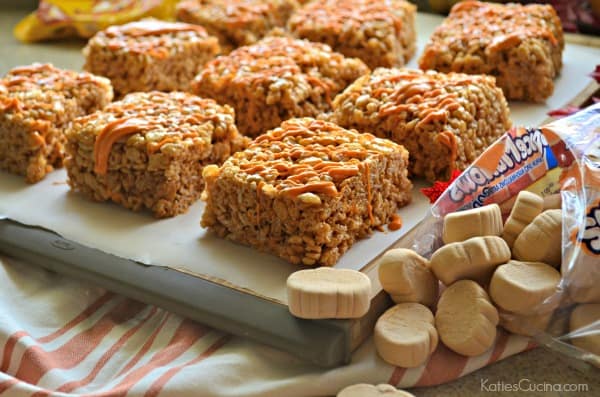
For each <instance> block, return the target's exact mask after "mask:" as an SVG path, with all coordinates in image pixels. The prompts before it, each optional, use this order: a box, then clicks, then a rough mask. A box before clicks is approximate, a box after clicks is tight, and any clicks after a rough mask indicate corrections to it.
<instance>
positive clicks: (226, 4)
mask: <svg viewBox="0 0 600 397" xmlns="http://www.w3.org/2000/svg"><path fill="white" fill-rule="evenodd" d="M297 7H298V3H297V2H296V1H295V0H184V1H181V2H180V3H178V4H177V19H178V20H180V21H183V22H188V23H195V24H198V25H202V26H204V27H205V28H206V29H207V30H208V31H209V32H210V34H212V35H214V36H216V37H218V38H219V42H220V43H221V47H222V48H223V52H224V53H229V52H231V51H232V50H233V49H235V48H237V47H240V46H243V45H250V44H254V43H256V42H257V41H258V40H260V39H262V38H263V37H265V36H267V34H268V33H269V32H270V31H271V30H272V29H275V28H282V27H284V26H285V23H286V21H287V20H288V18H289V17H290V15H291V14H292V12H293V11H294V10H295V9H296V8H297Z"/></svg>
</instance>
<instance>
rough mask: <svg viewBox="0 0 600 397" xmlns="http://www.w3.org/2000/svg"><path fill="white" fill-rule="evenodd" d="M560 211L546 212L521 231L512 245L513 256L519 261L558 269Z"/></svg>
mask: <svg viewBox="0 0 600 397" xmlns="http://www.w3.org/2000/svg"><path fill="white" fill-rule="evenodd" d="M561 247H562V211H561V210H547V211H544V212H542V213H541V214H539V215H538V216H536V217H535V218H534V219H533V221H532V222H531V223H530V224H529V225H527V227H525V229H523V231H522V232H521V234H519V236H518V237H517V239H516V240H515V244H514V245H513V256H514V257H515V259H518V260H520V261H528V262H543V263H547V264H549V265H551V266H554V267H558V266H560V263H561Z"/></svg>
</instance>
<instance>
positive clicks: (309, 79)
mask: <svg viewBox="0 0 600 397" xmlns="http://www.w3.org/2000/svg"><path fill="white" fill-rule="evenodd" d="M368 70H369V69H368V68H367V66H366V65H365V64H364V63H363V62H362V61H361V60H359V59H357V58H345V57H344V56H343V55H342V54H339V53H337V52H332V51H331V48H330V47H329V46H327V45H325V44H321V43H312V42H309V41H306V40H297V39H293V38H289V37H267V38H265V39H263V40H261V41H259V42H258V43H256V44H254V45H252V46H246V47H240V48H238V49H237V50H235V51H233V52H231V53H230V54H229V55H227V56H220V57H218V58H217V59H215V60H214V61H211V62H209V63H208V64H207V65H206V67H205V68H204V70H202V72H201V73H200V74H199V75H198V76H197V77H196V79H195V80H194V82H193V83H192V90H193V91H194V92H195V93H196V94H198V95H200V96H204V97H208V98H213V99H215V100H216V101H217V102H219V103H226V104H228V105H230V106H232V107H233V108H234V109H235V112H236V116H237V119H236V123H237V126H238V128H239V129H240V132H241V133H242V134H244V135H248V136H252V137H254V136H257V135H259V134H262V133H263V132H265V131H267V130H269V129H271V128H275V127H277V126H278V125H279V124H281V122H282V121H284V120H287V119H289V118H292V117H316V116H317V115H319V114H321V113H323V112H327V111H329V110H331V101H332V100H333V98H334V97H335V95H336V94H337V93H338V92H340V91H342V90H343V89H344V88H346V87H347V86H348V85H349V84H350V83H352V82H353V81H354V80H355V79H356V78H358V77H359V76H361V75H363V74H365V73H367V72H368Z"/></svg>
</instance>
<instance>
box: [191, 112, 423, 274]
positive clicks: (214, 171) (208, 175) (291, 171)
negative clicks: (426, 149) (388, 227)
mask: <svg viewBox="0 0 600 397" xmlns="http://www.w3.org/2000/svg"><path fill="white" fill-rule="evenodd" d="M407 165H408V152H407V151H406V150H405V149H404V148H403V147H402V146H401V145H397V144H395V143H393V142H391V141H388V140H384V139H378V138H375V137H374V136H373V135H370V134H361V133H358V132H356V131H351V130H345V129H343V128H341V127H339V126H337V125H335V124H333V123H330V122H327V121H323V120H315V119H312V118H300V119H291V120H288V121H285V122H284V123H283V124H281V126H280V127H278V128H276V129H274V130H272V131H269V132H267V133H265V134H263V135H261V136H259V137H258V138H256V139H255V140H254V141H253V142H252V143H251V144H250V146H249V147H248V148H247V149H246V150H244V151H241V152H238V153H236V154H234V155H233V156H231V157H230V158H229V159H228V160H227V161H225V163H224V164H223V165H222V166H221V167H217V166H209V167H206V168H205V169H204V173H203V176H204V179H205V181H206V190H205V196H204V198H205V199H206V208H205V210H204V214H203V215H202V222H201V224H202V226H203V227H207V228H209V229H210V230H212V231H214V232H215V233H216V234H217V235H219V236H220V237H224V238H227V239H230V240H232V241H236V242H239V243H242V244H246V245H249V246H252V247H254V248H257V249H259V250H261V251H266V252H270V253H273V254H275V255H278V256H280V257H281V258H284V259H286V260H288V261H290V262H292V263H294V264H304V265H309V266H318V265H324V266H333V265H334V264H335V263H336V262H337V261H338V259H339V258H340V256H341V255H342V254H343V253H344V252H346V250H348V248H350V246H351V245H352V244H353V243H354V242H355V241H356V240H357V239H359V238H363V237H365V236H367V235H369V234H371V233H372V231H373V230H374V229H380V228H381V227H382V226H383V225H385V224H387V223H388V222H390V220H391V219H392V218H393V215H394V214H395V213H396V211H397V209H398V208H399V207H401V206H404V205H406V204H408V203H409V202H410V200H411V188H412V185H411V182H410V181H409V180H408V178H407Z"/></svg>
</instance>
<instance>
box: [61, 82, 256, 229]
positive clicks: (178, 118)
mask: <svg viewBox="0 0 600 397" xmlns="http://www.w3.org/2000/svg"><path fill="white" fill-rule="evenodd" d="M67 138H68V144H67V152H68V155H69V156H68V157H67V159H66V163H65V166H66V169H67V172H68V175H69V184H70V185H71V187H72V188H73V189H74V190H77V191H79V192H81V193H83V194H84V195H85V196H87V197H89V198H91V199H93V200H96V201H108V200H112V201H114V202H116V203H118V204H121V205H122V206H124V207H126V208H130V209H133V210H136V211H137V210H139V209H142V208H147V209H149V210H151V211H152V212H153V213H154V215H155V216H156V217H159V218H162V217H168V216H174V215H177V214H181V213H183V212H185V211H186V210H187V208H188V207H189V206H190V205H192V204H193V203H194V202H195V201H196V200H197V199H198V198H199V197H200V195H201V193H202V189H203V188H204V182H203V179H202V168H203V167H204V166H205V165H207V164H221V163H222V162H223V161H224V160H225V159H226V158H227V157H229V155H231V154H232V153H233V152H235V151H237V150H240V149H243V148H244V147H245V145H246V144H247V138H245V137H243V136H242V135H240V134H239V133H238V131H237V128H236V127H235V124H234V113H233V109H231V108H230V107H229V106H220V105H218V104H217V103H216V102H215V101H213V100H211V99H203V98H198V97H196V96H194V95H191V94H187V93H182V92H171V93H163V92H158V91H153V92H148V93H132V94H129V95H126V96H125V97H124V98H123V100H121V101H118V102H113V103H112V104H110V105H108V106H107V107H106V108H105V109H104V110H103V111H99V112H96V113H93V114H91V115H88V116H85V117H81V118H78V119H76V120H75V121H74V122H73V126H72V128H71V129H70V130H69V131H68V132H67Z"/></svg>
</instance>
